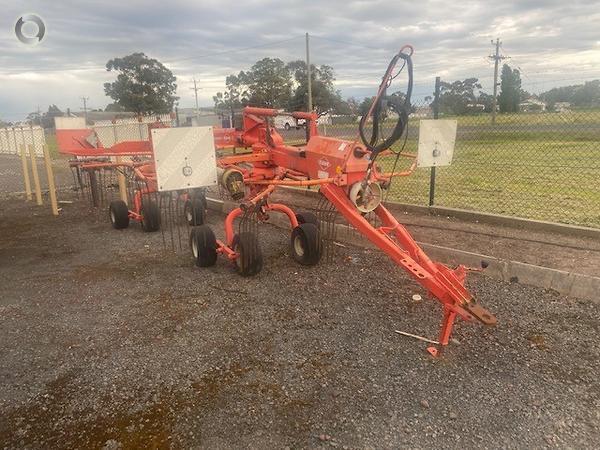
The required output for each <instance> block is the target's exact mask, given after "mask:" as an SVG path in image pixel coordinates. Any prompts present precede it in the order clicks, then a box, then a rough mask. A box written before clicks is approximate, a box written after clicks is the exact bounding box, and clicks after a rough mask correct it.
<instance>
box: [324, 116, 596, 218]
mask: <svg viewBox="0 0 600 450" xmlns="http://www.w3.org/2000/svg"><path fill="white" fill-rule="evenodd" d="M457 120H458V133H457V134H458V136H457V142H456V147H455V152H454V159H453V162H452V165H451V166H449V167H439V168H438V169H437V173H436V187H435V205H437V206H447V207H453V208H462V209H471V210H477V211H483V212H490V213H497V214H506V215H513V216H518V217H525V218H532V219H538V220H548V221H553V222H563V223H571V224H577V225H585V226H592V227H600V112H598V111H592V112H573V113H564V114H509V115H498V117H497V120H496V125H495V126H492V125H491V124H490V118H489V117H487V116H467V117H459V118H457ZM410 128H411V131H410V133H409V139H408V141H407V145H406V149H407V150H408V151H413V152H415V151H416V149H417V136H418V119H416V120H412V121H411V125H410ZM344 134H345V135H346V136H347V137H348V138H353V137H354V136H353V134H354V133H353V132H350V133H349V132H348V131H347V128H346V129H344V128H342V127H341V126H340V127H336V126H329V127H327V135H329V136H339V137H342V135H344ZM400 145H401V143H399V144H396V146H395V149H396V150H397V149H398V148H399V147H400ZM393 161H394V157H393V156H388V157H386V158H382V159H381V160H380V162H381V165H382V166H384V167H385V168H386V169H391V167H392V166H393ZM407 163H408V162H407V161H406V160H404V159H403V158H400V161H399V167H404V168H405V167H407ZM429 179H430V169H427V168H423V169H417V171H416V173H415V174H413V175H412V176H410V177H406V178H398V179H396V180H395V181H394V183H393V185H392V188H391V190H390V192H389V194H388V199H389V200H394V201H399V202H403V203H413V204H418V205H427V204H428V201H429Z"/></svg>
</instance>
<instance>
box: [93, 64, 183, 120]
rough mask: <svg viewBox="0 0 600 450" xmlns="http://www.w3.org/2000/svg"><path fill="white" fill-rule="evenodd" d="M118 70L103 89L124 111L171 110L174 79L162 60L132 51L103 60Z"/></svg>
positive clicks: (109, 66)
mask: <svg viewBox="0 0 600 450" xmlns="http://www.w3.org/2000/svg"><path fill="white" fill-rule="evenodd" d="M106 70H107V71H109V72H110V71H112V70H115V71H117V72H119V74H118V75H117V79H116V81H114V82H112V83H104V92H105V93H106V95H108V96H109V97H110V98H112V99H113V100H114V101H115V103H117V104H118V105H119V106H120V107H121V108H123V109H124V110H126V111H133V112H136V113H138V114H164V113H169V112H171V111H172V110H173V105H174V104H175V102H176V101H177V100H178V99H179V97H176V96H175V92H176V90H177V84H176V83H175V82H176V81H177V79H176V78H175V76H174V75H173V73H172V72H171V71H170V70H169V69H167V68H166V67H165V66H164V65H163V64H162V63H160V62H159V61H158V60H156V59H153V58H148V57H147V56H146V55H145V54H144V53H132V54H131V55H128V56H124V57H123V58H114V59H111V60H110V61H108V62H107V63H106Z"/></svg>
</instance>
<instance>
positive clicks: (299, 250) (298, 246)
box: [294, 236, 304, 257]
mask: <svg viewBox="0 0 600 450" xmlns="http://www.w3.org/2000/svg"><path fill="white" fill-rule="evenodd" d="M294 252H295V253H296V255H298V256H300V257H302V256H304V243H303V242H302V238H301V237H300V236H296V237H295V238H294Z"/></svg>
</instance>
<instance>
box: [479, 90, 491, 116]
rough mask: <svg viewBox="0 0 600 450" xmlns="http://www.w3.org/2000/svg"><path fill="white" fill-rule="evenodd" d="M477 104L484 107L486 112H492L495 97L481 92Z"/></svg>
mask: <svg viewBox="0 0 600 450" xmlns="http://www.w3.org/2000/svg"><path fill="white" fill-rule="evenodd" d="M477 103H479V104H480V105H483V111H484V112H488V113H489V112H492V108H493V107H494V96H493V95H492V94H487V93H485V92H480V93H479V98H478V99H477Z"/></svg>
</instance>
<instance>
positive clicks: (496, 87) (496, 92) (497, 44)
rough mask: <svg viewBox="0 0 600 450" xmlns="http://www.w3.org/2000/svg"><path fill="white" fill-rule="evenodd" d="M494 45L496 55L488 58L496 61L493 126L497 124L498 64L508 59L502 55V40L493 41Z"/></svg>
mask: <svg viewBox="0 0 600 450" xmlns="http://www.w3.org/2000/svg"><path fill="white" fill-rule="evenodd" d="M491 42H492V45H496V53H495V54H493V55H490V56H488V58H489V59H493V60H494V98H493V99H492V125H494V124H495V123H496V104H497V98H498V95H497V94H498V63H499V62H500V61H502V60H503V59H506V56H502V55H501V54H500V44H501V42H500V39H499V38H496V43H495V44H494V41H493V40H492V41H491Z"/></svg>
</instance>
